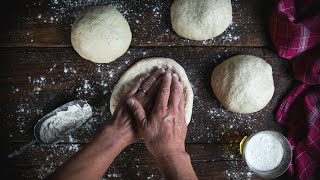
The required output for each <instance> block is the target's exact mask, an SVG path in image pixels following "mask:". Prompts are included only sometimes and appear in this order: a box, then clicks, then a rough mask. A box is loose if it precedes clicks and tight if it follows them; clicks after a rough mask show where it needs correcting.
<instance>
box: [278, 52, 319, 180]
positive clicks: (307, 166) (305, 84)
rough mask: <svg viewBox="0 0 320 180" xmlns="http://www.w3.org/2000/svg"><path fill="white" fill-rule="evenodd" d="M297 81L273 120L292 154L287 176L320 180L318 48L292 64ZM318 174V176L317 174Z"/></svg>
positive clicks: (298, 57)
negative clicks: (281, 127) (283, 131)
mask: <svg viewBox="0 0 320 180" xmlns="http://www.w3.org/2000/svg"><path fill="white" fill-rule="evenodd" d="M292 65H293V71H294V78H295V79H296V80H299V81H300V82H297V85H295V87H294V88H293V89H292V90H291V91H290V92H289V94H288V95H287V97H286V98H285V99H284V101H283V102H282V103H281V105H280V108H279V110H278V112H277V115H276V119H277V120H278V122H279V123H281V124H283V125H285V126H286V127H287V128H288V129H289V131H288V134H287V138H288V140H289V143H290V145H291V148H292V150H293V159H292V162H291V164H290V167H289V174H290V175H291V176H292V177H296V178H298V179H302V180H305V179H320V48H314V49H312V50H311V51H309V52H306V53H304V54H303V55H300V56H297V57H296V58H294V59H293V62H292ZM317 173H318V174H317Z"/></svg>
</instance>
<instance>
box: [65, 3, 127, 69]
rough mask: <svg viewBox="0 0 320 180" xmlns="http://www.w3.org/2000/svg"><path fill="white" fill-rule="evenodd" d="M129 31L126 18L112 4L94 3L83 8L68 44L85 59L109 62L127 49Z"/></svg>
mask: <svg viewBox="0 0 320 180" xmlns="http://www.w3.org/2000/svg"><path fill="white" fill-rule="evenodd" d="M131 39H132V34H131V31H130V27H129V24H128V22H127V20H126V19H125V18H124V17H123V16H122V14H121V13H120V12H119V11H118V10H117V9H115V8H113V7H111V6H93V7H89V8H88V9H86V10H85V11H83V12H82V13H81V14H80V15H79V16H78V17H77V18H76V20H75V22H74V23H73V25H72V30H71V43H72V46H73V48H74V49H75V50H76V51H77V53H78V54H79V55H80V56H81V57H83V58H84V59H87V60H90V61H93V62H96V63H109V62H111V61H114V60H116V59H117V58H118V57H120V56H122V55H123V54H124V53H125V52H126V51H127V50H128V48H129V45H130V43H131Z"/></svg>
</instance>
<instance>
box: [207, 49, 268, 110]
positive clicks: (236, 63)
mask: <svg viewBox="0 0 320 180" xmlns="http://www.w3.org/2000/svg"><path fill="white" fill-rule="evenodd" d="M211 85H212V89H213V91H214V93H215V95H216V96H217V98H218V99H219V101H220V102H221V103H222V105H223V106H224V107H225V108H226V109H227V110H229V111H232V112H235V113H242V114H248V113H253V112H257V111H259V110H261V109H263V108H264V107H265V106H266V105H267V104H268V102H269V101H270V100H271V98H272V96H273V93H274V84H273V77H272V68H271V66H270V65H269V64H268V63H267V62H266V61H264V60H263V59H261V58H258V57H256V56H251V55H238V56H234V57H232V58H230V59H227V60H225V61H224V62H222V63H221V64H219V65H218V66H217V67H216V68H215V69H214V70H213V72H212V75H211Z"/></svg>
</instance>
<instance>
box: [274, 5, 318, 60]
mask: <svg viewBox="0 0 320 180" xmlns="http://www.w3.org/2000/svg"><path fill="white" fill-rule="evenodd" d="M319 9H320V0H280V1H279V3H278V5H277V9H276V10H275V11H273V13H272V16H271V19H270V33H271V39H272V41H273V43H274V45H275V47H276V49H277V51H278V55H279V56H280V57H283V58H287V59H290V58H292V57H294V56H295V55H297V54H299V53H301V52H304V51H306V50H308V49H310V48H312V47H315V46H316V45H317V44H319V43H320V10H319Z"/></svg>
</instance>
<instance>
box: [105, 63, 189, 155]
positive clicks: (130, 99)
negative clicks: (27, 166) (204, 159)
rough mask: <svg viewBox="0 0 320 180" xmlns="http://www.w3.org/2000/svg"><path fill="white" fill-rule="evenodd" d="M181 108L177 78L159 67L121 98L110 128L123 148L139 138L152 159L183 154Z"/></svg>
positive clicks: (184, 133) (180, 91)
mask: <svg viewBox="0 0 320 180" xmlns="http://www.w3.org/2000/svg"><path fill="white" fill-rule="evenodd" d="M142 89H143V90H144V91H145V92H146V93H145V92H144V91H143V90H142ZM184 106H185V99H184V95H183V87H182V84H181V82H180V81H179V77H178V75H177V74H175V73H172V71H171V70H170V69H168V70H165V69H163V68H159V69H157V70H156V71H155V72H154V73H153V74H151V75H145V76H143V77H142V78H140V79H139V80H138V81H137V82H136V83H134V85H133V86H132V88H131V89H130V90H129V92H128V93H127V94H125V95H124V96H123V97H122V98H121V100H120V102H119V104H118V106H117V108H116V110H115V113H114V121H113V123H112V124H111V126H112V129H114V130H115V131H114V133H117V134H118V139H119V141H121V142H122V143H123V144H124V145H125V146H127V145H129V144H132V143H135V142H137V141H138V140H139V139H140V138H143V140H144V142H145V144H146V147H147V148H148V150H149V151H150V152H151V154H152V155H153V156H154V157H155V158H156V159H158V158H161V157H165V156H171V155H174V154H180V153H185V145H184V143H185V137H186V133H187V124H186V121H185V109H184Z"/></svg>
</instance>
